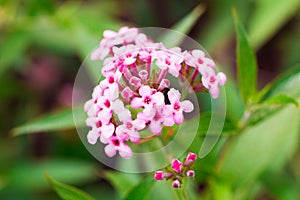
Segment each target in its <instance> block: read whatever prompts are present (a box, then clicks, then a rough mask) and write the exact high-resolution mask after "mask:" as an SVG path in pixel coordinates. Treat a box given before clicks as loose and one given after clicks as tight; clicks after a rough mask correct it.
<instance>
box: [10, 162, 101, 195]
mask: <svg viewBox="0 0 300 200" xmlns="http://www.w3.org/2000/svg"><path fill="white" fill-rule="evenodd" d="M94 170H95V169H94V164H93V163H90V162H86V161H83V160H73V159H72V160H70V159H67V158H61V159H58V158H55V159H53V158H48V159H47V160H45V161H30V162H29V161H19V162H16V163H15V165H14V166H13V167H11V168H10V169H9V170H8V171H7V172H6V174H5V176H4V178H6V183H7V185H8V186H9V187H10V188H15V189H17V190H26V191H32V190H41V189H45V188H47V182H46V181H45V179H44V177H43V174H44V173H46V172H48V173H50V174H51V175H53V176H54V177H56V178H59V179H61V180H64V182H65V183H73V184H78V183H81V184H82V183H85V182H88V181H91V180H95V175H94Z"/></svg>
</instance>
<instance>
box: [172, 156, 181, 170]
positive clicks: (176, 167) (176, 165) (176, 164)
mask: <svg viewBox="0 0 300 200" xmlns="http://www.w3.org/2000/svg"><path fill="white" fill-rule="evenodd" d="M171 167H172V169H173V170H174V171H176V172H177V173H180V172H181V162H180V161H179V160H177V159H173V161H172V165H171Z"/></svg>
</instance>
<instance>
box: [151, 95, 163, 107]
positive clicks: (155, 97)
mask: <svg viewBox="0 0 300 200" xmlns="http://www.w3.org/2000/svg"><path fill="white" fill-rule="evenodd" d="M152 101H153V103H155V104H156V105H159V106H160V105H162V104H163V103H164V102H165V97H164V95H163V93H161V92H156V93H155V94H153V95H152Z"/></svg>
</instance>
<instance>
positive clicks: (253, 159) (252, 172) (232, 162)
mask: <svg viewBox="0 0 300 200" xmlns="http://www.w3.org/2000/svg"><path fill="white" fill-rule="evenodd" d="M299 120H300V116H299V109H298V110H297V109H295V108H294V107H293V106H288V107H286V108H285V109H283V110H281V111H280V112H277V113H276V114H274V115H272V116H271V117H269V118H268V119H266V120H265V121H264V122H262V123H259V124H257V125H256V126H253V127H249V128H248V129H246V130H244V132H242V133H241V135H239V136H238V137H236V138H235V139H234V140H232V141H231V145H229V147H228V148H227V153H226V156H225V157H224V160H223V162H222V163H221V167H220V172H221V176H223V177H227V179H228V181H229V182H232V184H233V185H234V186H235V187H239V186H242V185H244V184H246V183H247V182H248V183H249V182H251V181H253V180H255V178H256V177H257V176H259V175H260V174H261V173H262V172H263V171H264V170H265V169H266V168H270V167H272V168H277V169H278V168H281V167H282V166H283V165H284V164H285V162H286V161H287V160H288V159H289V158H290V157H291V156H292V155H293V153H294V152H295V150H296V148H297V143H298V141H299Z"/></svg>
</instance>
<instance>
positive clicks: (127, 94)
mask: <svg viewBox="0 0 300 200" xmlns="http://www.w3.org/2000/svg"><path fill="white" fill-rule="evenodd" d="M132 95H133V91H132V90H131V89H130V88H129V87H126V88H124V90H122V96H123V98H124V99H129V98H130V97H132Z"/></svg>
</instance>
